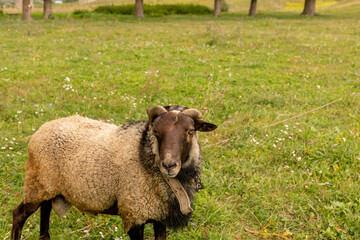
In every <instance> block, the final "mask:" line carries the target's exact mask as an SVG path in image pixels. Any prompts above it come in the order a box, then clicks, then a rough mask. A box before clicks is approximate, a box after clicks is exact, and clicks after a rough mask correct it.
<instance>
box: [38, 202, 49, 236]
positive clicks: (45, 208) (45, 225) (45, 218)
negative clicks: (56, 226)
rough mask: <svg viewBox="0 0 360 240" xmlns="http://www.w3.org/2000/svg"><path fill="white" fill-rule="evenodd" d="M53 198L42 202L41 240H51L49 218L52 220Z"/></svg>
mask: <svg viewBox="0 0 360 240" xmlns="http://www.w3.org/2000/svg"><path fill="white" fill-rule="evenodd" d="M51 208H52V205H51V200H48V201H44V202H42V203H41V208H40V239H41V240H49V239H50V234H49V220H50V212H51Z"/></svg>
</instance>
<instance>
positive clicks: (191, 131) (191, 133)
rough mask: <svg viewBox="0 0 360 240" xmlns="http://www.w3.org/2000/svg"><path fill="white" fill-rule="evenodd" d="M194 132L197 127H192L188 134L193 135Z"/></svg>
mask: <svg viewBox="0 0 360 240" xmlns="http://www.w3.org/2000/svg"><path fill="white" fill-rule="evenodd" d="M194 132H195V129H190V130H188V131H187V134H188V135H193V134H194Z"/></svg>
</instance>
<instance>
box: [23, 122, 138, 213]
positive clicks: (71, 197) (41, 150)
mask: <svg viewBox="0 0 360 240" xmlns="http://www.w3.org/2000/svg"><path fill="white" fill-rule="evenodd" d="M119 133H121V131H120V132H119V131H118V127H117V126H116V125H113V124H107V123H103V122H100V121H95V120H92V119H88V118H83V117H79V116H72V117H68V118H63V119H59V120H54V121H51V122H48V123H45V124H44V125H43V126H42V127H41V128H40V129H39V130H38V131H37V132H36V133H35V134H34V135H33V137H32V139H31V140H30V143H29V149H28V151H29V158H28V161H27V165H26V178H25V201H32V202H34V201H43V200H45V199H52V198H54V197H55V196H57V195H63V196H64V197H65V199H66V200H67V201H69V202H70V203H72V204H74V205H75V206H77V207H78V208H79V209H81V210H85V211H102V210H105V209H106V208H109V207H111V206H112V204H113V203H114V201H115V200H116V194H117V192H119V191H121V190H122V189H119V188H121V186H125V185H126V181H127V179H128V174H126V175H125V174H124V172H125V171H126V170H125V169H126V168H129V167H130V169H131V165H134V166H133V167H134V168H135V169H136V166H135V165H137V164H138V161H137V156H136V154H137V153H136V147H134V146H137V145H138V141H139V140H136V139H139V138H140V137H137V136H136V135H137V134H139V130H138V129H137V130H134V131H131V130H130V131H129V130H128V131H126V134H125V135H124V136H121V134H120V135H119ZM131 135H132V136H131ZM134 135H135V136H134ZM131 160H133V162H132V161H131ZM129 165H130V166H129ZM130 175H131V173H130Z"/></svg>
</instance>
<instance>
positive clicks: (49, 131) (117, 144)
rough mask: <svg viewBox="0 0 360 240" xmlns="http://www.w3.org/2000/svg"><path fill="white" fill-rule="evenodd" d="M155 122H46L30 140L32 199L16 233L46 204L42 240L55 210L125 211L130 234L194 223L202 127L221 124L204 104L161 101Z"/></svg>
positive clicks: (159, 233) (19, 211) (28, 190)
mask: <svg viewBox="0 0 360 240" xmlns="http://www.w3.org/2000/svg"><path fill="white" fill-rule="evenodd" d="M147 114H148V120H146V121H138V122H133V123H125V124H123V125H120V126H116V125H113V124H108V123H104V122H101V121H96V120H92V119H89V118H85V117H80V116H71V117H67V118H61V119H58V120H53V121H50V122H47V123H45V124H44V125H42V126H41V127H40V128H39V130H38V131H37V132H35V133H34V135H33V136H32V138H31V140H30V142H29V145H28V159H27V161H26V171H25V172H26V176H25V181H24V199H23V201H22V203H21V204H20V205H19V206H18V207H17V208H16V209H15V210H14V211H13V228H12V233H11V238H12V239H13V240H20V239H21V232H22V228H23V225H24V223H25V221H26V219H27V218H28V217H29V216H30V215H31V214H33V213H34V212H35V211H36V210H37V209H38V208H40V239H50V235H49V217H50V212H51V210H52V209H54V211H55V212H56V213H57V214H58V215H59V216H63V215H65V213H66V211H67V210H68V209H69V208H70V207H71V206H75V207H76V208H77V209H79V210H80V211H83V212H88V213H94V214H99V213H100V214H111V215H120V217H121V218H122V220H123V224H124V231H125V232H127V233H128V235H129V236H130V239H143V233H144V225H145V224H146V223H152V224H153V228H154V233H155V239H166V228H172V229H178V228H181V227H184V226H186V225H187V224H188V222H189V220H190V217H191V216H192V208H191V206H192V202H193V199H194V194H195V192H197V191H199V188H200V185H201V181H200V172H201V165H202V157H201V149H200V145H199V141H198V136H197V131H202V132H208V131H213V130H215V129H216V128H217V126H216V125H214V124H211V123H208V122H205V121H203V120H202V115H201V113H200V112H199V111H198V110H196V109H190V108H187V107H183V106H178V105H172V106H165V107H162V106H155V107H153V108H151V109H148V111H147Z"/></svg>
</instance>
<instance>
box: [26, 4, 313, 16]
mask: <svg viewBox="0 0 360 240" xmlns="http://www.w3.org/2000/svg"><path fill="white" fill-rule="evenodd" d="M20 1H21V0H20ZM22 1H23V4H22V19H23V20H30V19H31V9H32V6H33V3H32V2H31V0H22ZM256 6H257V0H251V3H250V10H249V16H255V14H256ZM315 10H316V0H305V4H304V10H303V12H302V13H301V15H306V16H313V15H315V13H316V12H315ZM51 14H52V0H44V12H43V17H44V19H48V18H50V17H51ZM220 14H221V0H214V14H213V15H214V17H218V16H220ZM135 16H136V17H144V1H143V0H135Z"/></svg>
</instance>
